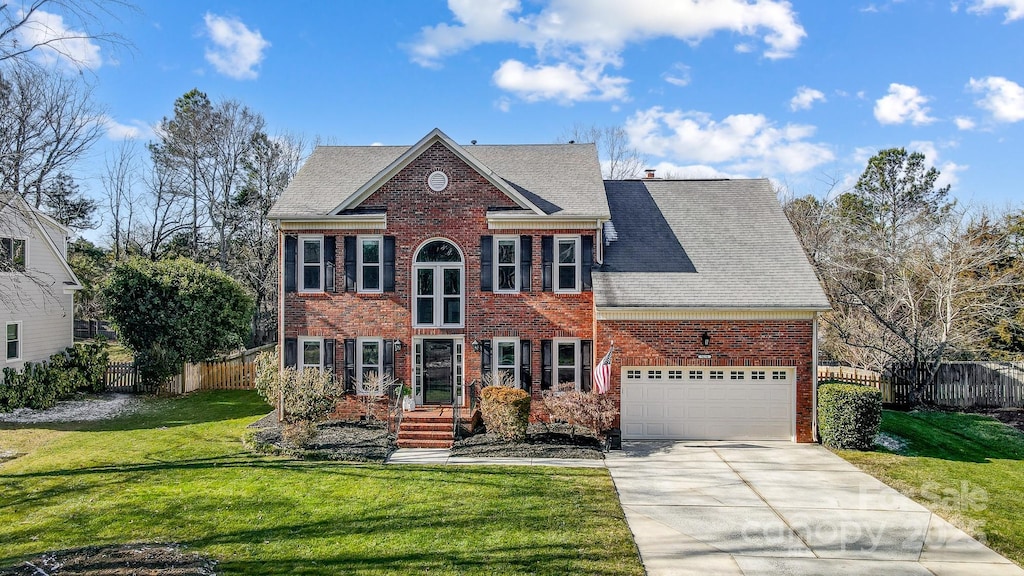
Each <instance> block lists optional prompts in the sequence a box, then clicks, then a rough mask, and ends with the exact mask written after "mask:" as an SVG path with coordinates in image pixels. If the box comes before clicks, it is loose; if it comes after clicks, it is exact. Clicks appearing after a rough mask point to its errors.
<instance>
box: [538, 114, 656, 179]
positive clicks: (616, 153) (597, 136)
mask: <svg viewBox="0 0 1024 576" xmlns="http://www.w3.org/2000/svg"><path fill="white" fill-rule="evenodd" d="M558 141H559V142H593V143H594V144H595V145H596V146H597V155H598V158H600V160H601V172H602V173H603V175H604V177H605V179H607V180H625V179H627V178H636V177H638V176H639V175H640V172H641V171H642V170H643V167H644V163H645V162H646V159H645V158H644V156H643V155H642V154H640V152H639V151H638V150H637V149H636V148H634V147H632V146H630V145H629V135H628V134H626V130H625V129H624V128H623V127H622V126H597V125H591V126H584V125H582V124H574V125H573V126H572V127H571V128H569V129H567V130H566V131H565V132H564V133H563V134H562V136H561V137H559V138H558Z"/></svg>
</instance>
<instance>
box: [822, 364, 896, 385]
mask: <svg viewBox="0 0 1024 576" xmlns="http://www.w3.org/2000/svg"><path fill="white" fill-rule="evenodd" d="M826 381H827V382H842V383H843V384H861V385H864V386H874V387H875V388H878V387H879V385H880V384H881V382H882V375H881V374H879V373H878V372H874V371H872V370H865V369H863V368H852V367H850V366H818V382H826Z"/></svg>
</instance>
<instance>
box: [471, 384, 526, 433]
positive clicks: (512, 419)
mask: <svg viewBox="0 0 1024 576" xmlns="http://www.w3.org/2000/svg"><path fill="white" fill-rule="evenodd" d="M480 415H481V416H482V417H483V420H484V427H485V428H487V432H489V433H493V434H497V435H498V436H499V437H501V438H502V439H503V440H506V441H508V442H522V441H523V440H526V427H527V425H528V424H529V423H530V393H529V392H527V391H526V390H522V389H520V388H509V387H507V386H486V387H484V388H483V389H482V390H481V391H480Z"/></svg>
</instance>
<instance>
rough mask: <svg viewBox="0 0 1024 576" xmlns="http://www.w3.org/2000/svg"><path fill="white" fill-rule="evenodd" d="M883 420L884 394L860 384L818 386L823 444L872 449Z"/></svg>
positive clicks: (854, 448)
mask: <svg viewBox="0 0 1024 576" xmlns="http://www.w3.org/2000/svg"><path fill="white" fill-rule="evenodd" d="M881 421H882V393H881V392H879V391H878V390H876V389H874V388H871V387H868V386H860V385H857V384H822V385H821V386H819V387H818V434H819V435H820V436H821V443H822V444H824V445H826V446H828V447H829V448H838V449H842V450H870V449H871V448H872V447H874V445H875V436H876V435H877V434H878V425H879V423H881Z"/></svg>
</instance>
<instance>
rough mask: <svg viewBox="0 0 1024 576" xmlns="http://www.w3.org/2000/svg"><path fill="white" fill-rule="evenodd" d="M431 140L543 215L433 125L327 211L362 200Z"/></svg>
mask: <svg viewBox="0 0 1024 576" xmlns="http://www.w3.org/2000/svg"><path fill="white" fill-rule="evenodd" d="M435 143H440V144H441V145H443V146H444V147H446V148H448V150H450V151H451V152H452V153H453V154H455V156H456V157H458V158H459V159H460V160H462V161H463V162H465V163H466V164H467V165H469V166H470V167H471V168H473V169H474V170H476V171H477V172H479V173H480V175H481V176H483V177H484V178H486V179H487V181H488V182H490V183H491V184H492V185H493V186H494V187H495V188H497V189H498V190H501V191H502V192H503V193H504V194H505V195H506V196H508V197H509V198H511V199H512V201H513V202H515V203H516V204H517V205H518V206H519V207H520V208H522V209H524V210H530V211H532V212H533V213H535V214H538V215H543V214H545V212H544V210H541V209H540V207H538V206H537V204H535V203H534V202H532V201H531V200H530V199H528V198H527V197H526V196H525V195H524V194H522V193H520V192H519V190H517V189H516V188H515V187H513V186H512V185H511V184H510V183H508V182H506V181H505V180H504V179H503V178H501V177H500V176H498V175H497V174H495V173H494V171H493V170H491V169H490V168H488V167H487V166H485V165H484V164H483V162H481V161H480V160H478V159H477V158H476V157H475V156H473V155H471V154H467V153H466V150H465V149H464V148H463V147H462V146H459V145H458V144H456V143H455V142H454V141H453V140H452V139H451V138H449V137H448V135H447V134H445V133H444V132H442V131H441V130H440V129H438V128H434V129H433V130H431V131H430V133H429V134H427V135H426V136H424V137H423V138H421V139H420V141H419V142H417V143H416V144H413V145H412V146H411V147H410V148H409V149H408V150H406V151H405V152H404V153H403V154H402V155H400V156H399V157H398V158H395V159H394V160H393V161H392V162H391V163H390V164H388V165H387V166H386V167H385V168H384V169H383V170H381V171H380V172H378V173H377V174H376V175H374V177H373V178H371V179H370V180H369V181H367V182H366V183H365V184H363V185H362V186H360V187H359V189H358V190H356V191H355V193H354V194H352V195H351V196H349V197H348V198H346V199H345V200H344V201H343V202H342V203H341V204H338V205H337V206H335V207H334V208H333V209H332V210H331V211H330V214H338V213H340V212H342V211H344V210H350V209H353V208H356V207H358V206H359V204H361V203H362V202H363V201H364V200H366V199H367V198H368V197H369V196H370V195H371V194H373V193H374V192H376V191H377V190H378V189H379V188H380V187H381V186H383V185H384V183H386V182H387V181H388V180H390V179H391V178H392V177H394V176H395V175H396V174H398V173H399V172H401V171H402V169H403V168H405V167H406V166H408V165H409V164H411V163H412V162H413V161H414V160H415V159H416V158H418V157H419V156H420V155H421V154H423V153H424V152H425V151H427V150H428V149H429V148H430V147H431V146H433V145H434V144H435Z"/></svg>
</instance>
